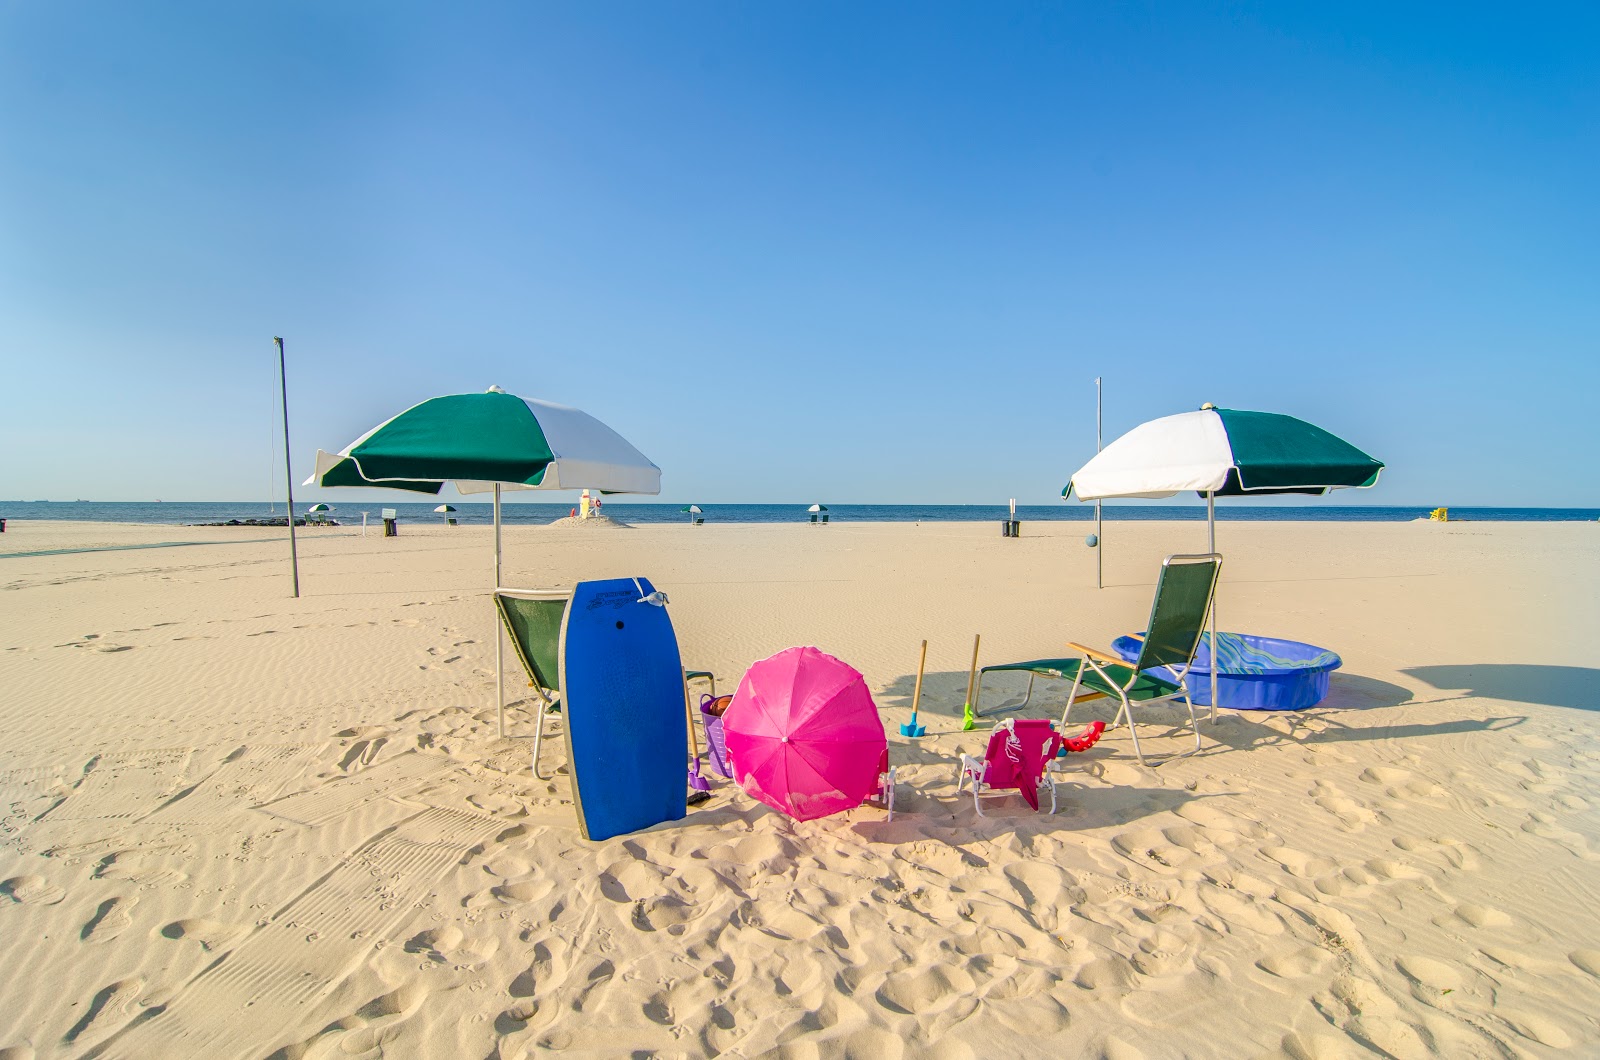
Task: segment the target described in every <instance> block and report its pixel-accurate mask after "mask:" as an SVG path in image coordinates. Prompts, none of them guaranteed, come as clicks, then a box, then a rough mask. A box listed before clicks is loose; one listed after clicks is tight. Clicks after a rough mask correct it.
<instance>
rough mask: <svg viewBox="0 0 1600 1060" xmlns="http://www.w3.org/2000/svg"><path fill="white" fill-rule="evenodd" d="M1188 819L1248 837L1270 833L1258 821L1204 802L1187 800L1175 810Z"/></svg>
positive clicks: (1218, 829)
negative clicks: (1238, 815)
mask: <svg viewBox="0 0 1600 1060" xmlns="http://www.w3.org/2000/svg"><path fill="white" fill-rule="evenodd" d="M1173 812H1174V813H1176V814H1177V815H1178V816H1179V817H1182V818H1183V819H1184V820H1186V821H1190V822H1193V823H1194V824H1197V825H1200V826H1201V827H1203V828H1209V829H1212V830H1213V831H1217V832H1231V833H1233V834H1235V835H1240V836H1244V837H1245V838H1247V839H1266V838H1269V833H1268V832H1267V830H1266V829H1265V828H1263V827H1262V826H1261V824H1260V823H1259V822H1257V821H1251V820H1248V819H1246V818H1243V817H1235V816H1234V815H1233V814H1231V813H1225V812H1224V811H1222V810H1219V809H1217V808H1216V807H1215V806H1209V805H1207V804H1206V803H1203V802H1186V803H1184V804H1183V805H1182V806H1179V807H1178V808H1177V809H1176V810H1174V811H1173Z"/></svg>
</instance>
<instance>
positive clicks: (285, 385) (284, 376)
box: [272, 335, 300, 599]
mask: <svg viewBox="0 0 1600 1060" xmlns="http://www.w3.org/2000/svg"><path fill="white" fill-rule="evenodd" d="M272 342H273V345H275V346H277V347H278V388H279V390H280V391H281V392H282V394H283V477H284V479H285V480H286V481H287V483H288V486H287V489H288V493H287V495H286V496H287V497H288V503H287V505H286V506H285V511H286V512H287V513H288V516H289V520H288V521H289V570H290V571H291V572H292V574H293V576H294V595H295V599H299V598H300V553H299V552H298V551H296V549H295V543H294V470H293V468H291V467H290V466H289V375H288V372H287V371H286V370H285V369H284V365H283V340H282V339H281V338H279V337H278V336H276V335H274V336H273V337H272Z"/></svg>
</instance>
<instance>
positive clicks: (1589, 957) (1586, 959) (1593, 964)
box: [1567, 950, 1600, 979]
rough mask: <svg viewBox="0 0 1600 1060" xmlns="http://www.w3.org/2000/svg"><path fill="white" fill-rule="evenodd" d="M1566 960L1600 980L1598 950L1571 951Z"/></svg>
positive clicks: (1599, 952) (1599, 955)
mask: <svg viewBox="0 0 1600 1060" xmlns="http://www.w3.org/2000/svg"><path fill="white" fill-rule="evenodd" d="M1567 960H1569V961H1571V962H1572V963H1573V964H1574V965H1576V966H1577V967H1578V968H1580V969H1582V970H1583V971H1585V972H1588V973H1589V974H1590V975H1592V976H1594V977H1595V978H1596V979H1600V950H1573V951H1572V952H1571V953H1569V954H1567Z"/></svg>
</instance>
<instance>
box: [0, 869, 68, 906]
mask: <svg viewBox="0 0 1600 1060" xmlns="http://www.w3.org/2000/svg"><path fill="white" fill-rule="evenodd" d="M0 895H4V896H5V897H7V898H9V899H11V900H12V901H13V902H16V903H17V904H18V905H55V904H56V903H57V902H59V901H61V899H63V898H65V897H66V896H67V892H66V891H64V890H62V889H61V888H60V887H57V886H56V885H55V884H53V883H51V882H50V881H49V880H47V879H45V878H44V877H43V876H32V875H26V876H13V877H11V878H10V879H9V880H0Z"/></svg>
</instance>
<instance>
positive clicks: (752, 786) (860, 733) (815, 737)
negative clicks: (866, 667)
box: [722, 648, 889, 821]
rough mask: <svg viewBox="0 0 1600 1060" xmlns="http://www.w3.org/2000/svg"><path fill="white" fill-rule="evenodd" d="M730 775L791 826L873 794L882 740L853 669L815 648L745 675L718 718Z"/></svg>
mask: <svg viewBox="0 0 1600 1060" xmlns="http://www.w3.org/2000/svg"><path fill="white" fill-rule="evenodd" d="M722 725H723V732H724V733H725V735H726V737H727V742H728V757H729V758H730V759H732V763H733V777H734V779H735V780H736V781H738V783H739V786H740V787H742V788H744V790H745V791H747V792H749V793H750V795H751V796H753V797H754V798H757V799H759V800H761V801H762V802H764V803H766V804H767V805H768V806H771V807H772V808H773V809H775V810H780V811H782V812H783V813H786V814H788V815H789V816H790V817H793V818H795V819H796V820H798V821H810V820H813V819H815V818H817V817H826V816H828V815H829V814H833V813H839V812H841V811H843V810H848V809H851V808H852V807H855V806H860V805H861V804H862V803H863V802H865V801H866V800H867V798H868V797H869V796H872V795H875V794H877V792H878V776H879V773H880V771H881V769H882V767H883V762H884V755H885V753H886V752H887V751H888V747H889V741H888V740H887V739H886V738H885V737H884V735H883V722H882V721H881V720H880V719H879V717H878V707H877V705H876V704H875V703H873V702H872V694H871V693H870V692H868V691H867V683H866V681H865V680H864V679H863V678H862V676H861V674H860V672H859V671H858V670H856V668H855V667H853V666H851V665H849V664H848V663H845V662H841V661H840V660H838V659H835V658H834V657H833V656H831V655H829V654H828V653H827V652H824V651H820V650H818V649H817V648H786V649H784V650H783V651H780V652H779V653H778V654H776V655H774V656H773V657H772V658H770V659H763V660H761V661H760V662H758V663H756V664H755V665H754V666H752V667H750V669H749V670H747V671H745V675H744V678H743V679H742V680H741V681H740V682H739V689H738V691H736V692H735V693H734V694H733V701H732V702H731V703H729V704H728V709H727V711H726V712H725V713H724V714H723V716H722Z"/></svg>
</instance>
